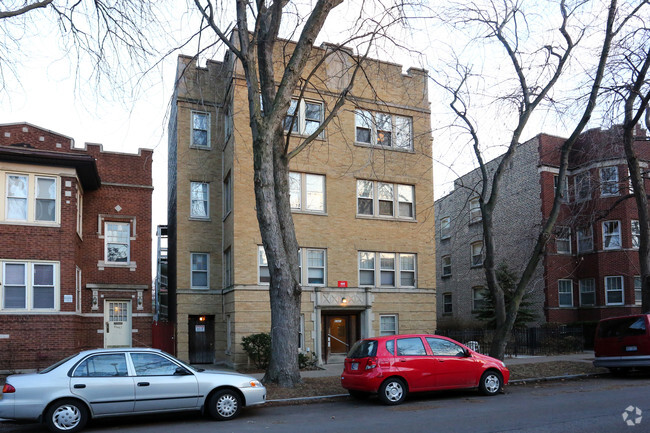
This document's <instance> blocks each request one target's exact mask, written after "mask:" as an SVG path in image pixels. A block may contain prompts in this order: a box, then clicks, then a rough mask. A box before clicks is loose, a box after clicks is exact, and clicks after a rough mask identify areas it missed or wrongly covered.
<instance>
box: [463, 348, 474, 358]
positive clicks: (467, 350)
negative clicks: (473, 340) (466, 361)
mask: <svg viewBox="0 0 650 433" xmlns="http://www.w3.org/2000/svg"><path fill="white" fill-rule="evenodd" d="M463 354H464V355H465V358H469V357H470V356H472V354H471V353H470V351H469V349H463Z"/></svg>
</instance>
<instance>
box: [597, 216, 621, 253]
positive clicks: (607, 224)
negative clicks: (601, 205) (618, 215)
mask: <svg viewBox="0 0 650 433" xmlns="http://www.w3.org/2000/svg"><path fill="white" fill-rule="evenodd" d="M602 228H603V250H620V249H621V248H622V246H623V244H622V242H621V241H622V239H621V222H620V221H618V220H609V221H603V223H602ZM616 239H618V243H616V244H613V245H612V241H613V240H616ZM608 240H609V246H608V245H607V241H608Z"/></svg>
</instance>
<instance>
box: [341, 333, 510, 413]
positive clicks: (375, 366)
mask: <svg viewBox="0 0 650 433" xmlns="http://www.w3.org/2000/svg"><path fill="white" fill-rule="evenodd" d="M509 378H510V371H509V370H508V369H507V368H506V365H505V364H504V363H503V362H502V361H499V360H498V359H495V358H491V357H489V356H486V355H481V354H480V353H478V352H475V351H473V350H472V349H470V348H468V347H467V346H464V345H463V344H460V343H459V342H457V341H454V340H452V339H450V338H447V337H442V336H439V335H391V336H384V337H376V338H366V339H364V340H359V341H357V342H356V343H355V344H354V346H352V348H351V349H350V352H349V353H348V356H347V358H346V359H345V366H344V370H343V374H342V375H341V385H343V388H345V389H347V390H348V391H349V393H350V395H352V396H353V397H359V398H360V397H365V396H367V395H370V394H377V395H378V397H379V399H380V400H381V401H382V402H383V403H385V404H388V405H396V404H400V403H402V402H403V401H404V399H405V398H406V396H407V394H409V393H412V392H420V391H433V390H443V389H456V388H476V387H478V389H479V390H480V391H481V393H483V394H485V395H495V394H498V393H499V392H501V391H502V389H503V386H504V385H505V384H507V383H508V379H509Z"/></svg>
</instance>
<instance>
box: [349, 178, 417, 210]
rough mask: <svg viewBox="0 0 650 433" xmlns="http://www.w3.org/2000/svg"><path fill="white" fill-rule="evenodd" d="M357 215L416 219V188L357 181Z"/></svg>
mask: <svg viewBox="0 0 650 433" xmlns="http://www.w3.org/2000/svg"><path fill="white" fill-rule="evenodd" d="M357 215H367V216H375V217H379V218H391V217H392V218H404V219H413V218H415V187H414V186H413V185H402V184H396V183H395V184H394V183H386V182H378V181H372V180H357Z"/></svg>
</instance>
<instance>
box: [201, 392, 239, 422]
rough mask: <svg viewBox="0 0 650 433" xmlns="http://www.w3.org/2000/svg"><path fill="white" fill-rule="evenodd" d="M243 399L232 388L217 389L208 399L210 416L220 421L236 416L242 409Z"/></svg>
mask: <svg viewBox="0 0 650 433" xmlns="http://www.w3.org/2000/svg"><path fill="white" fill-rule="evenodd" d="M241 406H242V400H241V397H240V396H239V394H238V393H237V392H236V391H234V390H232V389H222V390H221V391H217V392H215V393H214V394H212V396H211V397H210V399H209V400H208V411H209V412H210V416H211V417H212V418H214V419H216V420H219V421H225V420H229V419H233V418H235V417H236V416H237V415H238V414H239V411H241Z"/></svg>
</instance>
